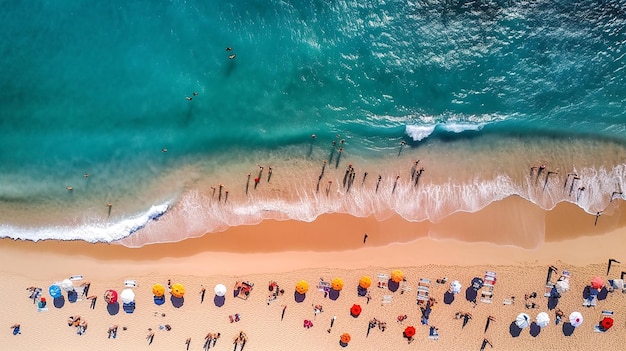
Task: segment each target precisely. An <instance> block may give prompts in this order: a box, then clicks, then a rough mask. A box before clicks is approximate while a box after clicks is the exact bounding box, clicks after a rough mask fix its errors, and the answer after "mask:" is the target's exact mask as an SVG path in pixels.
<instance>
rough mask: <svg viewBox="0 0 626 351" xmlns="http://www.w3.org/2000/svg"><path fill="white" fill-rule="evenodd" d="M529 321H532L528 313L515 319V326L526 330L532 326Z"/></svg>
mask: <svg viewBox="0 0 626 351" xmlns="http://www.w3.org/2000/svg"><path fill="white" fill-rule="evenodd" d="M529 321H530V316H529V315H527V314H526V313H520V314H518V315H517V317H516V318H515V325H517V327H518V328H520V329H524V328H527V327H528V326H529V325H530V322H529Z"/></svg>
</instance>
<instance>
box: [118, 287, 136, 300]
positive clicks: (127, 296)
mask: <svg viewBox="0 0 626 351" xmlns="http://www.w3.org/2000/svg"><path fill="white" fill-rule="evenodd" d="M120 299H122V302H123V303H131V302H133V301H135V292H134V291H133V290H132V289H124V290H122V293H121V294H120Z"/></svg>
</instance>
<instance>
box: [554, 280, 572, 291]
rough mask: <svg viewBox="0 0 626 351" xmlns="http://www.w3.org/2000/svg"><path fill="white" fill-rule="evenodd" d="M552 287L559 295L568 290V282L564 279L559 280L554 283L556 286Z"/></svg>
mask: <svg viewBox="0 0 626 351" xmlns="http://www.w3.org/2000/svg"><path fill="white" fill-rule="evenodd" d="M554 287H555V288H556V291H557V292H558V293H559V294H562V293H564V292H566V291H568V290H569V281H567V280H566V279H564V280H559V281H558V282H556V284H554Z"/></svg>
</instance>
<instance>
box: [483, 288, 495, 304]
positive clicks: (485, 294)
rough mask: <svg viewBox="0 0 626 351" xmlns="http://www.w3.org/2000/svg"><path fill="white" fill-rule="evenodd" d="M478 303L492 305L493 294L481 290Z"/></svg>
mask: <svg viewBox="0 0 626 351" xmlns="http://www.w3.org/2000/svg"><path fill="white" fill-rule="evenodd" d="M480 301H481V302H484V303H492V302H493V293H492V292H491V291H488V290H483V292H482V293H481V294H480Z"/></svg>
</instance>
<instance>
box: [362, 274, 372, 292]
mask: <svg viewBox="0 0 626 351" xmlns="http://www.w3.org/2000/svg"><path fill="white" fill-rule="evenodd" d="M359 286H360V287H361V288H363V289H367V288H369V287H370V286H372V278H370V277H368V276H366V275H364V276H362V277H361V279H359Z"/></svg>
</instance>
